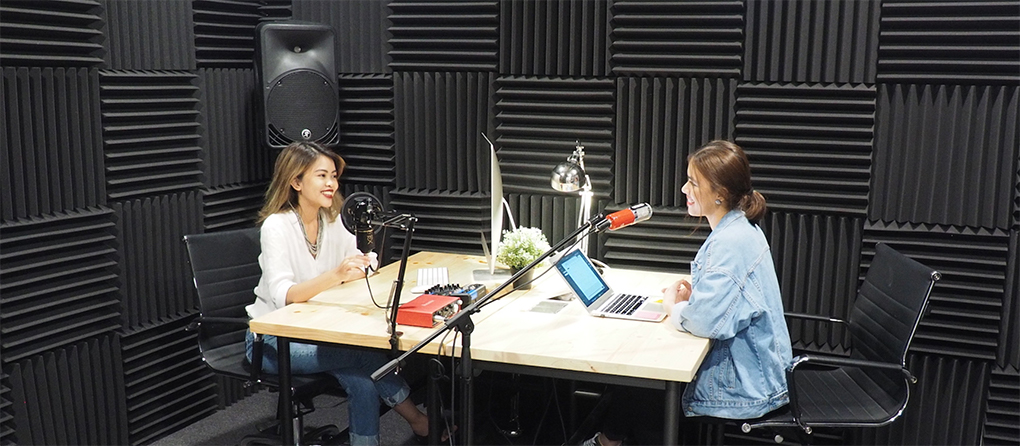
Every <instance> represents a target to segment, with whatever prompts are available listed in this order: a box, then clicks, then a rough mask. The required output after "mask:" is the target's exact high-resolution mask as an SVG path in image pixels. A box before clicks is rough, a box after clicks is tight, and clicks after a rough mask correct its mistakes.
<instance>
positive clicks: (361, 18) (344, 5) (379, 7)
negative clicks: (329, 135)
mask: <svg viewBox="0 0 1020 446" xmlns="http://www.w3.org/2000/svg"><path fill="white" fill-rule="evenodd" d="M292 9H293V10H294V17H293V18H294V19H295V20H304V21H309V22H318V23H324V24H326V25H331V26H332V27H333V30H334V31H335V32H336V39H335V42H336V50H335V54H336V69H335V71H336V72H338V73H387V72H389V71H390V69H389V66H388V64H389V56H388V52H389V49H390V45H389V41H388V40H389V37H390V34H389V30H388V28H389V26H390V22H389V18H388V16H389V13H390V10H389V8H388V7H387V2H384V1H378V0H346V1H342V2H338V1H333V0H294V1H293V5H292ZM341 110H343V107H342V106H341ZM343 140H344V139H343V137H342V136H341V137H340V141H343Z"/></svg>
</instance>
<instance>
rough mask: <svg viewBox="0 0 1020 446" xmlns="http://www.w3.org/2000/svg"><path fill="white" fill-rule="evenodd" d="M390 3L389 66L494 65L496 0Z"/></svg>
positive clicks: (489, 68)
mask: <svg viewBox="0 0 1020 446" xmlns="http://www.w3.org/2000/svg"><path fill="white" fill-rule="evenodd" d="M389 8H390V15H389V19H390V28H389V32H390V36H391V37H390V40H389V43H390V47H391V49H390V52H389V56H390V69H392V70H393V71H438V70H443V71H493V72H494V71H496V67H497V65H498V64H499V55H498V53H499V43H498V40H499V29H498V28H499V5H498V4H497V2H496V1H495V0H490V1H466V2H420V1H401V0H393V1H391V2H390V3H389Z"/></svg>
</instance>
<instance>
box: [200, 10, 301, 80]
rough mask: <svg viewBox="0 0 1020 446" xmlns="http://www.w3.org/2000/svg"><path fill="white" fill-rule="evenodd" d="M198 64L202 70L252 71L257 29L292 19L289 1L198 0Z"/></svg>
mask: <svg viewBox="0 0 1020 446" xmlns="http://www.w3.org/2000/svg"><path fill="white" fill-rule="evenodd" d="M191 9H192V11H193V19H192V20H193V21H194V24H195V32H194V34H195V61H196V65H197V67H198V68H239V69H245V68H252V66H253V65H252V64H253V62H252V58H253V57H254V55H255V26H256V25H258V24H259V22H260V21H262V20H273V19H288V18H290V14H291V13H290V8H289V7H288V2H281V1H260V2H239V1H234V0H194V1H193V3H192V6H191Z"/></svg>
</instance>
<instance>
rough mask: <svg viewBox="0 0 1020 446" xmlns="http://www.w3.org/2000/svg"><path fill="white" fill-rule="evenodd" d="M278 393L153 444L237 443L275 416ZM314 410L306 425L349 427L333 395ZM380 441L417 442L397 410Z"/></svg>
mask: <svg viewBox="0 0 1020 446" xmlns="http://www.w3.org/2000/svg"><path fill="white" fill-rule="evenodd" d="M276 395H277V394H276V393H275V392H269V391H267V390H262V391H260V392H258V393H255V394H253V395H251V396H249V397H246V398H244V399H242V400H241V401H238V402H236V403H234V404H232V405H231V406H229V407H227V408H226V409H223V410H220V411H217V412H216V413H214V414H212V415H210V416H208V417H206V418H204V419H202V420H200V421H198V422H196V423H193V424H191V425H189V426H187V427H185V428H183V429H181V430H179V431H177V432H174V433H172V434H170V435H168V436H166V437H163V438H161V439H159V440H157V441H156V442H155V443H153V445H154V446H177V445H210V446H212V445H235V444H238V442H239V441H241V439H242V438H244V436H245V435H249V434H256V433H257V432H258V426H262V425H266V424H268V423H270V422H271V421H272V420H273V418H274V416H275V412H276V411H275V409H276ZM314 403H315V412H312V413H310V414H308V415H306V416H305V418H304V423H305V427H306V428H307V427H318V426H323V425H327V424H334V425H336V426H337V427H339V428H341V429H344V428H346V427H347V404H346V403H345V402H344V400H343V399H341V398H337V397H334V396H330V395H320V396H318V397H316V398H315V401H314ZM379 434H380V435H379V441H380V444H383V445H413V444H417V443H416V442H415V440H414V435H413V433H412V432H411V427H410V426H408V424H407V422H406V421H404V419H403V418H401V417H400V415H397V413H396V412H393V411H388V412H386V413H385V414H384V415H383V416H382V418H381V420H380V424H379Z"/></svg>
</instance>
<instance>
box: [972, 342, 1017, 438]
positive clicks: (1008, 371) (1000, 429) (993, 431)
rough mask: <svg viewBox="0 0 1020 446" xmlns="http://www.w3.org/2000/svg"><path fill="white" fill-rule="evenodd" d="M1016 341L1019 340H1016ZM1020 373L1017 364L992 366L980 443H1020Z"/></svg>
mask: <svg viewBox="0 0 1020 446" xmlns="http://www.w3.org/2000/svg"><path fill="white" fill-rule="evenodd" d="M1013 345H1016V344H1013ZM1017 395H1020V373H1017V369H1016V368H1015V367H1007V368H1005V369H1000V368H997V367H996V368H993V369H992V373H991V378H990V379H989V383H988V396H987V399H986V401H987V402H986V403H985V413H984V415H985V417H984V431H983V432H982V435H981V444H985V445H1014V444H1018V443H1020V425H1018V424H1017V422H1016V420H1017V419H1020V398H1018V397H1017Z"/></svg>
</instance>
